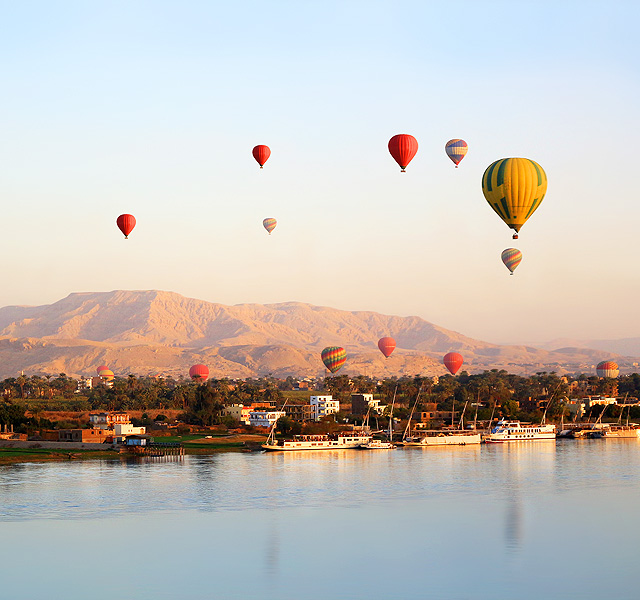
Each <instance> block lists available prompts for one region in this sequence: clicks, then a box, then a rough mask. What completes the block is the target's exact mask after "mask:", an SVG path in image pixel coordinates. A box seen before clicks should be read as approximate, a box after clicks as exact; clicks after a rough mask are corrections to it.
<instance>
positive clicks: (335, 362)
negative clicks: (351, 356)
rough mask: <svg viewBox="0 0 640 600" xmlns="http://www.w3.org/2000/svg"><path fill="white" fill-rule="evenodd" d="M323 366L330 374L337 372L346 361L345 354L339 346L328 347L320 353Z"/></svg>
mask: <svg viewBox="0 0 640 600" xmlns="http://www.w3.org/2000/svg"><path fill="white" fill-rule="evenodd" d="M320 358H322V362H323V363H324V366H325V367H327V369H329V371H331V372H332V373H335V372H336V371H339V370H340V369H341V368H342V365H344V363H345V362H346V361H347V353H346V351H345V349H344V348H340V347H339V346H328V347H327V348H325V349H324V350H323V351H322V352H321V353H320Z"/></svg>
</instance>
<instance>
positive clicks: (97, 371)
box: [96, 365, 109, 375]
mask: <svg viewBox="0 0 640 600" xmlns="http://www.w3.org/2000/svg"><path fill="white" fill-rule="evenodd" d="M108 368H109V367H107V365H100V366H99V367H98V368H97V369H96V373H98V375H100V371H105V370H107V369H108Z"/></svg>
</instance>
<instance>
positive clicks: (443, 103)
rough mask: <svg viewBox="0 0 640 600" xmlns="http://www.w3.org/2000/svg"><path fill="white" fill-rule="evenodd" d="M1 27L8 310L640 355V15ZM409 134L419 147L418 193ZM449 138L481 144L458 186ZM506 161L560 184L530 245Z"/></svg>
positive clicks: (146, 11) (113, 14)
mask: <svg viewBox="0 0 640 600" xmlns="http://www.w3.org/2000/svg"><path fill="white" fill-rule="evenodd" d="M2 16H3V22H4V25H5V28H4V29H5V35H3V37H2V39H0V50H1V51H2V53H3V55H4V56H5V60H4V61H3V67H2V74H3V79H4V82H5V90H6V92H5V94H3V97H2V99H0V102H1V103H2V107H3V113H4V114H5V122H4V128H3V144H2V159H3V165H4V169H3V175H2V177H0V197H2V199H3V206H4V216H5V227H4V231H3V233H4V235H3V239H2V242H1V243H2V244H3V248H4V253H5V257H10V259H9V258H7V259H5V269H4V280H5V283H6V284H5V285H4V286H3V288H2V289H1V290H0V306H6V305H14V304H27V305H40V304H49V303H52V302H55V301H57V300H59V299H61V298H63V297H65V296H67V295H68V294H69V293H70V292H71V291H74V290H80V291H82V290H90V291H100V290H113V289H141V290H144V289H163V290H167V291H174V292H177V293H180V294H182V295H184V296H188V297H193V298H198V299H202V300H207V301H210V302H217V303H222V304H230V305H233V304H240V303H260V304H263V303H264V304H266V303H275V302H286V301H300V302H306V303H309V304H315V305H325V306H330V307H333V308H337V309H342V310H371V311H375V312H380V313H383V314H394V315H402V316H406V315H416V316H420V317H422V318H424V319H425V320H427V321H429V322H432V323H434V324H436V325H439V326H442V327H445V328H447V329H450V330H453V331H457V332H460V333H462V334H464V335H466V336H469V337H472V338H476V339H480V340H484V341H488V342H495V343H505V342H508V343H531V341H532V340H536V342H535V343H544V342H546V341H549V340H552V339H556V338H576V339H618V338H624V337H633V336H640V325H638V324H637V321H636V319H635V316H636V306H635V302H634V300H635V298H636V297H637V296H638V294H639V293H640V281H639V280H638V278H637V277H634V267H635V262H636V261H635V257H636V253H635V240H636V237H637V234H636V231H635V222H636V220H637V218H638V216H640V215H639V211H640V209H639V208H638V206H637V202H636V199H635V193H634V190H635V186H634V183H635V173H634V171H633V165H634V162H635V161H634V158H635V153H636V152H637V150H636V149H635V144H634V143H633V139H634V138H635V137H636V135H637V133H638V130H639V129H640V127H639V125H640V120H639V119H638V116H637V115H636V114H635V113H634V112H633V110H632V106H631V103H632V99H633V98H636V97H638V91H639V81H638V70H637V65H636V64H635V63H636V58H635V57H636V52H635V50H636V48H637V46H638V42H637V40H636V35H635V29H634V26H635V23H636V22H637V20H638V17H639V16H640V8H639V7H638V6H637V5H635V4H634V3H631V2H629V3H626V2H623V3H615V4H600V3H593V2H586V3H584V2H580V3H578V2H565V3H555V2H551V1H548V2H538V3H516V4H514V3H513V2H509V3H507V2H458V3H456V4H455V5H447V4H443V3H429V2H427V3H424V2H417V1H416V2H405V3H403V4H402V5H398V4H395V3H386V2H348V3H344V2H336V1H328V2H324V3H322V4H307V3H301V4H297V5H292V4H291V3H288V2H272V3H268V4H264V3H259V2H244V3H234V4H228V5H218V4H217V3H209V2H204V1H189V2H183V3H180V4H176V3H173V2H168V1H160V2H151V1H150V0H147V1H140V2H136V3H135V4H132V3H129V2H125V1H124V0H116V1H113V2H94V3H90V4H85V3H81V2H72V1H63V2H60V3H55V4H50V3H47V2H43V1H41V0H34V1H33V2H29V3H25V4H15V5H5V6H4V8H3V11H2ZM498 22H499V29H497V23H498ZM397 133H411V134H413V135H414V136H415V137H416V138H417V140H418V143H419V150H418V153H417V155H416V157H415V158H414V160H413V162H412V163H411V164H410V165H409V168H408V169H407V172H406V173H403V174H401V173H400V170H399V168H398V166H397V165H396V163H395V162H394V161H393V159H392V158H391V156H390V155H389V152H388V150H387V142H388V140H389V138H390V137H391V136H393V135H395V134H397ZM451 138H463V139H465V140H466V141H467V142H468V144H469V153H468V155H467V156H466V158H465V159H464V160H463V161H462V163H461V164H460V168H458V169H455V168H454V166H453V164H452V163H451V162H450V161H449V159H448V158H447V157H446V155H445V153H444V144H445V143H446V142H447V140H449V139H451ZM256 144H267V145H269V146H270V148H271V151H272V155H271V158H270V159H269V161H268V162H267V164H266V165H265V167H264V169H262V170H260V169H259V168H258V165H257V164H256V162H255V161H254V159H253V158H252V156H251V149H252V148H253V146H255V145H256ZM507 156H524V157H527V158H531V159H533V160H535V161H537V162H538V163H540V165H542V166H543V168H544V169H545V171H546V173H547V176H548V180H549V187H548V192H547V196H546V198H545V200H544V202H543V203H542V205H541V207H540V208H539V210H538V211H537V212H536V213H535V215H534V216H533V217H532V218H531V219H530V220H529V221H528V222H527V223H526V225H525V226H524V227H523V229H522V231H521V235H520V239H519V240H517V241H514V240H512V239H511V231H510V230H509V229H508V228H507V227H506V226H505V225H504V223H502V222H501V221H500V219H498V217H497V216H496V215H495V214H494V213H493V211H492V210H491V209H490V207H489V206H488V204H487V203H486V201H485V199H484V197H483V195H482V191H481V176H482V173H483V172H484V170H485V168H486V167H487V166H488V165H489V164H490V163H491V162H493V161H494V160H497V159H499V158H502V157H507ZM125 212H126V213H132V214H134V215H135V217H136V219H137V226H136V228H135V230H134V231H133V233H132V234H131V236H130V238H129V240H124V238H123V236H122V235H121V233H120V232H119V231H118V230H117V228H116V226H115V220H116V217H117V216H118V215H119V214H121V213H125ZM265 217H275V218H276V219H277V220H278V226H277V227H276V229H275V231H274V232H273V234H272V235H271V236H269V235H267V233H266V232H265V231H264V229H263V228H262V219H264V218H265ZM511 246H515V247H517V248H519V249H520V250H522V252H523V254H524V258H523V261H522V264H521V265H520V266H519V268H518V270H517V271H516V273H515V275H514V276H513V277H511V276H509V274H508V271H507V270H506V269H505V267H504V265H503V264H502V262H501V261H500V253H501V251H502V250H503V249H504V248H507V247H511Z"/></svg>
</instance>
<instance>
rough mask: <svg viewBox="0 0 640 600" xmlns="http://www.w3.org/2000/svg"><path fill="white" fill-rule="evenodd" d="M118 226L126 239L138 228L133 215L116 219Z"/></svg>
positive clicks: (125, 215)
mask: <svg viewBox="0 0 640 600" xmlns="http://www.w3.org/2000/svg"><path fill="white" fill-rule="evenodd" d="M116 225H117V226H118V229H120V231H122V233H124V237H125V239H127V238H128V237H129V234H130V233H131V232H132V231H133V228H134V227H135V226H136V218H135V217H134V216H133V215H127V214H124V215H120V216H119V217H118V218H117V219H116Z"/></svg>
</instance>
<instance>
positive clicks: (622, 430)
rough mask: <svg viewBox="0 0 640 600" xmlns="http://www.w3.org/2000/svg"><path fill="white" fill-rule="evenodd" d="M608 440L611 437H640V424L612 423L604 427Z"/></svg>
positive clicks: (635, 438)
mask: <svg viewBox="0 0 640 600" xmlns="http://www.w3.org/2000/svg"><path fill="white" fill-rule="evenodd" d="M602 435H603V437H604V438H605V439H606V440H611V439H632V440H637V439H640V425H636V424H632V425H611V426H610V427H605V428H603V429H602Z"/></svg>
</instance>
